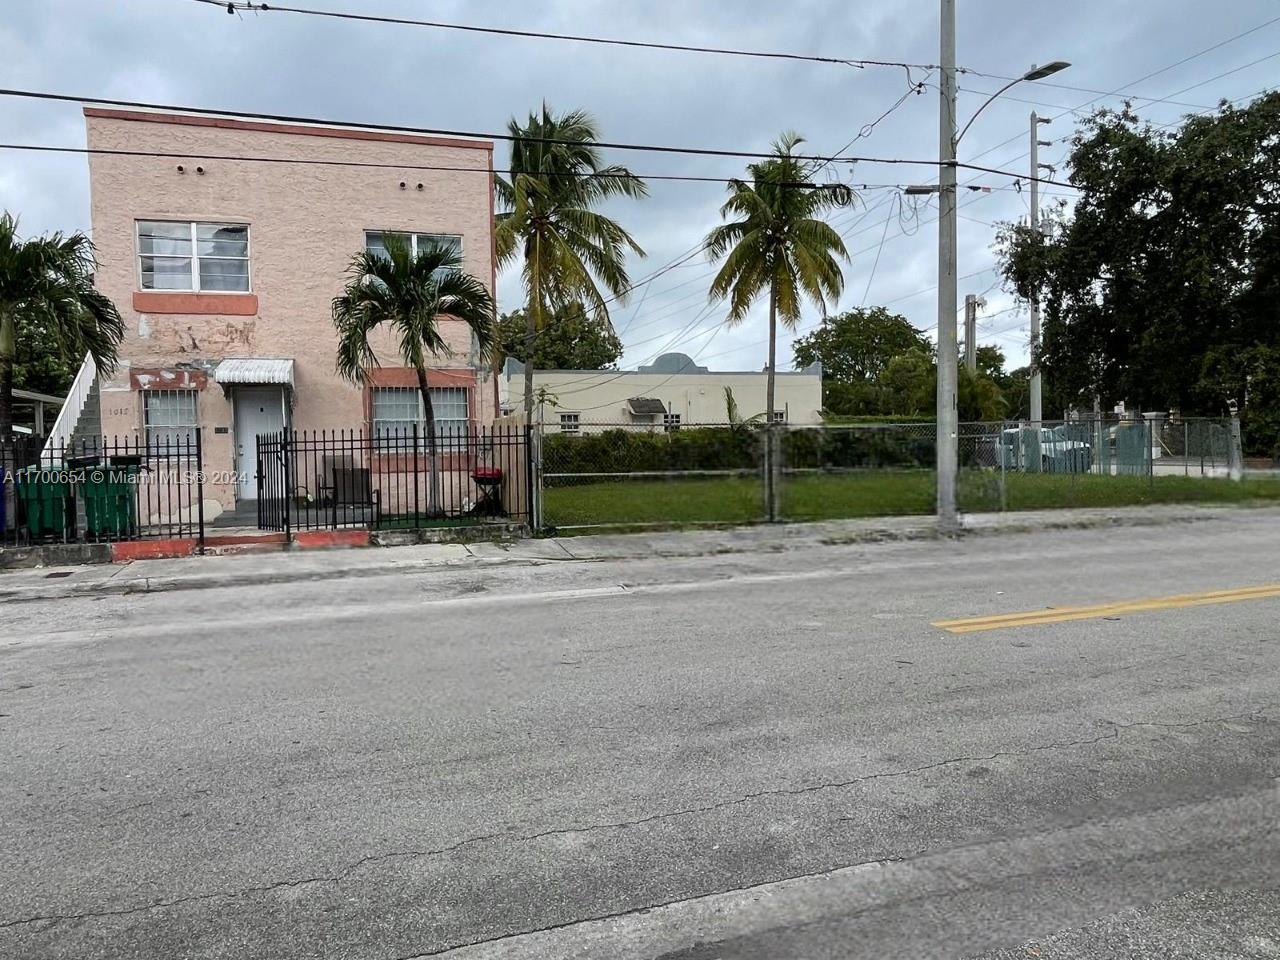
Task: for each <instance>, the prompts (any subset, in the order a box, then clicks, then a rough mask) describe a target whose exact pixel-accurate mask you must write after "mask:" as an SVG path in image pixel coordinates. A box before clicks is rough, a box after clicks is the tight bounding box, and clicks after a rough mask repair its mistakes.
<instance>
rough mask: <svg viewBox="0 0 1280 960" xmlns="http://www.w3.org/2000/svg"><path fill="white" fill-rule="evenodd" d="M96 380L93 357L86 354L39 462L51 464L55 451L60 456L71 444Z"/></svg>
mask: <svg viewBox="0 0 1280 960" xmlns="http://www.w3.org/2000/svg"><path fill="white" fill-rule="evenodd" d="M97 379H98V365H97V364H96V363H94V362H93V357H92V356H90V355H89V354H87V353H86V354H85V355H84V362H83V363H81V364H80V369H79V370H78V371H77V372H76V378H75V380H73V381H72V382H71V389H70V390H68V391H67V399H66V400H65V401H64V402H63V404H62V409H61V410H59V411H58V418H57V419H56V420H54V421H53V428H52V429H51V430H50V431H49V436H48V438H47V439H46V440H45V442H44V450H43V451H42V452H41V454H40V459H41V461H44V462H52V460H53V457H54V453H55V451H56V452H57V454H58V455H61V453H62V451H63V450H65V449H66V447H67V445H68V444H69V443H71V435H72V434H73V433H75V429H76V424H78V423H79V422H80V414H82V413H83V412H84V405H85V404H86V403H87V402H88V401H89V394H90V393H91V392H92V390H93V384H94V381H95V380H97Z"/></svg>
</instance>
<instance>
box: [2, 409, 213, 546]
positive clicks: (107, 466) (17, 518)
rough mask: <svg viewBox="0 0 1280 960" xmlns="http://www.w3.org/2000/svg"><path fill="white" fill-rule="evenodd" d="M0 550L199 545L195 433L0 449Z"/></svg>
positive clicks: (30, 441) (14, 444) (32, 441)
mask: <svg viewBox="0 0 1280 960" xmlns="http://www.w3.org/2000/svg"><path fill="white" fill-rule="evenodd" d="M0 487H2V488H3V492H2V494H0V544H8V545H31V544H42V543H94V542H112V541H121V540H142V539H182V538H194V539H196V540H197V541H199V545H200V546H203V543H204V496H203V493H204V464H203V450H202V445H201V439H200V433H199V431H192V432H191V433H188V434H175V435H172V436H168V437H151V438H148V437H146V436H133V437H89V438H83V439H77V440H72V441H70V442H67V443H54V444H46V443H45V441H43V440H41V439H39V438H36V437H13V438H11V439H9V440H5V441H0Z"/></svg>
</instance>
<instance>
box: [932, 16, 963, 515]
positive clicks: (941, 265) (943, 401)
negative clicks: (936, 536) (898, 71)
mask: <svg viewBox="0 0 1280 960" xmlns="http://www.w3.org/2000/svg"><path fill="white" fill-rule="evenodd" d="M941 3H942V8H941V24H940V30H939V34H940V36H941V43H940V47H939V57H938V63H939V65H940V67H941V71H940V72H941V75H940V76H939V78H938V98H939V99H938V401H937V406H938V411H937V417H938V426H937V441H936V453H937V484H938V489H937V496H938V529H939V531H941V532H942V533H952V532H954V531H955V530H956V529H957V528H958V526H959V522H958V517H957V513H956V469H957V466H958V462H959V456H958V453H959V450H958V446H959V444H958V440H957V436H956V434H957V430H958V427H957V423H956V380H957V371H956V361H957V356H956V353H957V350H956V162H955V161H956V139H957V138H956V0H941Z"/></svg>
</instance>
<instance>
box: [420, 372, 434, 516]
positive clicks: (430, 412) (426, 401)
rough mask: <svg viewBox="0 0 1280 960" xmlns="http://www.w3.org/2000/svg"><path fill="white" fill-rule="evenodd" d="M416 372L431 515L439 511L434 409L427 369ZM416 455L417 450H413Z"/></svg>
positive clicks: (428, 507)
mask: <svg viewBox="0 0 1280 960" xmlns="http://www.w3.org/2000/svg"><path fill="white" fill-rule="evenodd" d="M417 374H418V390H419V392H421V394H422V414H423V416H424V417H425V419H426V424H425V425H424V426H425V427H426V434H427V464H428V469H429V480H428V482H429V483H430V486H431V489H430V491H429V492H428V494H427V509H428V510H429V511H430V512H431V515H432V516H435V515H437V514H438V513H439V512H440V467H439V464H438V463H437V462H436V411H435V407H433V406H432V405H431V388H430V387H429V386H428V385H427V371H426V368H425V367H418V368H417ZM413 455H414V456H415V457H416V456H417V455H418V451H417V450H415V451H413Z"/></svg>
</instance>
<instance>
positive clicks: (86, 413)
mask: <svg viewBox="0 0 1280 960" xmlns="http://www.w3.org/2000/svg"><path fill="white" fill-rule="evenodd" d="M70 449H71V450H72V451H73V454H72V455H73V456H77V457H79V456H88V455H90V454H95V455H96V454H100V453H101V452H102V396H101V394H100V393H99V390H98V380H97V378H95V379H94V381H93V386H92V387H90V388H89V393H88V394H87V395H86V396H85V400H84V407H83V408H82V409H81V410H80V418H79V419H78V420H76V425H75V427H74V428H73V429H72V431H71V443H70Z"/></svg>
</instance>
